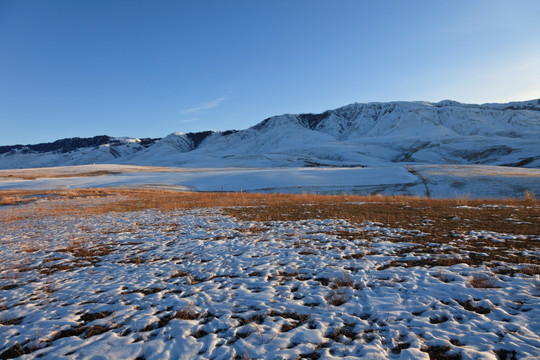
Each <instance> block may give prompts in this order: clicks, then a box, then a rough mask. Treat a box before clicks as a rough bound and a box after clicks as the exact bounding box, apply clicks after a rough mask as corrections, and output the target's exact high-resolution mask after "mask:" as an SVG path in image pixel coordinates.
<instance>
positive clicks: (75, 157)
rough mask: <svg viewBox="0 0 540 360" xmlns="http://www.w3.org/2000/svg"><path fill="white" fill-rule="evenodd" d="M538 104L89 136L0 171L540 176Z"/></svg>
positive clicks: (31, 151) (23, 150)
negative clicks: (462, 168)
mask: <svg viewBox="0 0 540 360" xmlns="http://www.w3.org/2000/svg"><path fill="white" fill-rule="evenodd" d="M538 138H540V100H531V101H524V102H513V103H507V104H482V105H475V104H462V103H459V102H456V101H452V100H443V101H440V102H438V103H430V102H421V101H417V102H389V103H376V102H373V103H367V104H361V103H354V104H350V105H347V106H343V107H340V108H337V109H334V110H328V111H324V112H322V113H319V114H310V113H305V114H284V115H279V116H273V117H270V118H268V119H265V120H263V121H262V122H260V123H258V124H256V125H254V126H252V127H250V128H248V129H246V130H240V131H236V130H230V131H224V132H219V131H202V132H196V133H180V132H175V133H172V134H169V135H167V136H166V137H164V138H162V139H132V138H111V137H108V136H96V137H94V138H87V139H80V138H73V139H62V140H58V141H56V142H54V143H49V144H37V145H26V146H23V145H14V146H2V147H0V168H18V167H39V166H53V165H74V164H88V163H110V162H115V163H129V164H140V165H172V166H189V167H216V166H359V165H362V166H365V165H367V166H371V165H384V164H391V163H396V162H405V163H427V164H494V165H511V166H528V167H540V148H539V147H538Z"/></svg>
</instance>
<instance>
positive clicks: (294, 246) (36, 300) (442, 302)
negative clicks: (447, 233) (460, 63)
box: [0, 199, 540, 359]
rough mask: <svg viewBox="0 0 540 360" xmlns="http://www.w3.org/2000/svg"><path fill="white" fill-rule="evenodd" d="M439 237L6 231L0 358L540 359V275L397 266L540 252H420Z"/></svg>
mask: <svg viewBox="0 0 540 360" xmlns="http://www.w3.org/2000/svg"><path fill="white" fill-rule="evenodd" d="M95 201H96V202H95V204H94V205H95V206H99V205H100V201H105V200H103V199H97V200H95ZM21 206H27V205H21ZM4 208H8V207H4ZM3 215H4V214H3V209H0V219H1V216H3ZM425 221H427V222H429V220H425ZM509 221H514V220H513V219H510V220H509ZM428 225H429V224H428ZM426 229H427V230H426ZM428 230H429V226H424V227H421V226H420V225H419V226H418V229H413V230H404V229H400V228H387V227H384V226H382V224H378V223H372V222H369V221H365V222H363V223H349V222H348V221H345V220H303V221H289V222H284V221H271V222H251V221H241V220H237V219H235V218H232V217H229V216H226V215H225V214H224V213H223V212H222V211H220V210H219V209H197V210H186V211H178V212H174V213H161V212H157V211H153V210H148V211H143V212H131V213H108V214H105V215H99V216H93V217H88V218H76V217H71V216H59V217H52V218H39V217H33V218H28V219H23V220H19V221H15V222H11V221H10V222H6V223H5V224H3V225H2V229H1V231H0V235H1V240H0V264H1V271H0V274H1V279H0V324H1V325H0V358H11V357H16V356H19V355H21V358H44V359H57V358H60V357H65V358H73V359H193V358H209V359H230V358H234V357H238V358H269V359H298V358H309V359H316V358H319V357H320V358H329V359H331V358H345V357H350V358H358V357H362V358H368V359H410V358H415V359H418V358H419V359H422V358H425V359H428V358H429V357H430V356H433V357H435V356H437V355H439V356H441V355H444V356H446V358H462V359H497V358H502V359H506V358H514V357H515V358H527V357H528V358H538V357H540V336H539V334H540V322H539V320H538V319H540V285H539V283H540V277H539V275H538V274H537V273H534V272H533V273H532V274H530V273H528V272H527V269H524V268H523V267H522V266H519V265H514V264H508V263H504V262H503V261H501V262H500V267H498V268H495V269H493V268H488V267H486V266H483V265H482V266H469V265H465V264H463V263H462V264H454V265H448V266H433V267H426V266H422V265H418V266H409V267H405V266H392V264H395V263H396V261H397V260H399V261H405V260H410V261H419V262H420V263H421V262H422V261H424V260H429V259H434V258H436V259H439V260H440V259H446V258H456V257H458V258H466V257H467V256H469V255H470V254H469V253H468V251H467V250H464V249H463V248H462V246H461V245H462V244H466V243H467V242H471V241H476V240H477V239H479V238H489V239H491V240H492V241H493V242H497V241H500V242H511V241H515V242H519V241H523V240H524V239H528V240H534V241H535V242H534V243H537V244H538V245H539V246H537V247H535V248H530V249H527V250H526V251H527V252H528V255H529V256H531V254H533V255H534V254H536V256H539V255H540V236H539V235H538V234H533V235H530V234H500V233H494V232H470V233H456V234H455V235H454V238H453V239H452V240H450V241H449V242H448V243H446V244H440V243H429V242H427V245H426V246H427V248H428V249H429V251H426V247H424V248H423V250H422V251H415V250H417V247H418V244H417V243H415V242H413V241H411V239H413V238H426V239H427V238H429V234H428V233H427V231H428ZM344 234H348V235H347V236H345V235H344ZM350 234H356V235H355V236H351V235H350ZM536 241H538V242H536ZM476 255H480V256H481V254H476ZM449 264H452V262H449ZM497 269H499V271H496V270H497ZM473 285H474V286H473ZM475 286H476V287H475ZM483 286H484V287H483Z"/></svg>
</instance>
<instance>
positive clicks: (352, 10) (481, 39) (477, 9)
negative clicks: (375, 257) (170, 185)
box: [0, 0, 540, 145]
mask: <svg viewBox="0 0 540 360" xmlns="http://www.w3.org/2000/svg"><path fill="white" fill-rule="evenodd" d="M534 98H540V1H537V0H505V1H498V0H484V1H482V0H475V1H470V0H466V1H464V0H448V1H434V0H426V1H414V0H411V1H401V0H395V1H390V0H373V1H361V0H351V1H346V0H339V1H332V0H327V1H319V0H285V1H276V0H264V1H263V0H260V1H253V0H245V1H239V0H230V1H223V0H215V1H210V0H198V1H196V0H192V1H180V0H177V1H160V0H152V1H150V0H148V1H139V0H126V1H118V0H77V1H74V0H46V1H45V0H35V1H32V0H0V124H1V127H0V145H8V144H16V143H23V144H28V143H36V142H46V141H53V140H56V139H59V138H64V137H73V136H80V137H88V136H94V135H100V134H107V135H112V136H133V137H163V136H165V135H167V134H169V133H171V132H176V131H180V132H190V131H201V130H208V129H214V130H227V129H244V128H247V127H249V126H252V125H254V124H256V123H258V122H259V121H261V120H263V119H264V118H266V117H269V116H272V115H279V114H283V113H304V112H321V111H324V110H327V109H332V108H336V107H340V106H343V105H347V104H349V103H353V102H371V101H381V102H382V101H393V100H427V101H440V100H443V99H452V100H457V101H460V102H467V103H485V102H507V101H517V100H530V99H534Z"/></svg>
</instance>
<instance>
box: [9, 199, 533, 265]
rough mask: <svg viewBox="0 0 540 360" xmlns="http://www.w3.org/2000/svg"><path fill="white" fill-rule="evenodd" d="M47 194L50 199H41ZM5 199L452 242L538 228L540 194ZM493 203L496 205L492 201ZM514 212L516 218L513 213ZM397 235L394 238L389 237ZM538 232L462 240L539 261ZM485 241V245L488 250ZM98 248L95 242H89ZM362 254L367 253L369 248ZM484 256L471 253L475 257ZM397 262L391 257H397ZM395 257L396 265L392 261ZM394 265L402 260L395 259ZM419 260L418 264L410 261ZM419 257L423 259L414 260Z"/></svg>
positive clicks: (49, 207) (48, 211)
mask: <svg viewBox="0 0 540 360" xmlns="http://www.w3.org/2000/svg"><path fill="white" fill-rule="evenodd" d="M43 199H48V200H50V201H37V200H43ZM0 204H3V205H14V204H26V205H24V206H9V207H5V208H2V207H0V210H2V211H0V221H2V222H4V223H9V222H15V221H19V220H22V219H26V218H35V217H38V216H39V217H47V216H52V217H54V216H62V215H71V216H77V217H90V216H95V215H100V214H106V213H109V212H130V211H141V210H146V209H156V210H158V211H163V212H169V211H174V210H184V209H194V208H216V207H220V208H222V211H223V212H224V213H226V214H228V215H230V216H233V217H235V218H237V219H241V220H249V221H259V222H262V225H261V226H262V227H261V228H253V229H249V230H245V231H255V232H257V231H265V230H266V228H267V226H268V224H265V222H268V221H274V220H284V221H299V220H308V219H345V220H349V221H350V222H351V223H353V224H355V223H356V224H359V223H362V222H363V221H365V220H369V221H374V222H380V223H382V224H383V225H384V226H388V227H394V228H397V227H399V228H404V229H410V230H413V229H414V230H421V231H423V232H425V233H429V236H424V237H415V236H412V235H411V236H409V237H408V238H406V239H396V240H395V241H403V240H406V241H412V242H416V243H421V244H422V243H425V242H430V243H441V244H443V243H448V242H449V241H450V240H451V239H452V238H453V237H454V235H456V234H468V233H470V232H471V231H480V230H488V231H493V232H497V233H512V234H522V235H538V234H540V201H538V200H536V199H535V198H534V197H533V196H531V194H527V196H525V197H524V198H519V199H512V198H510V199H492V200H471V199H443V200H437V199H426V198H419V197H408V196H393V197H383V196H354V195H314V194H306V195H296V194H252V193H189V192H176V191H169V190H156V189H125V188H123V189H110V188H108V189H77V190H57V191H0ZM490 205H494V206H490ZM509 219H516V221H513V220H509ZM331 235H334V236H336V237H339V238H343V239H349V240H353V239H366V238H369V237H370V236H369V235H370V234H366V233H364V232H363V231H362V230H361V229H359V230H358V231H355V230H354V228H352V229H351V230H349V231H341V232H338V233H333V234H331ZM389 240H390V241H393V240H392V239H389ZM533 242H534V240H524V241H515V242H506V243H498V242H495V241H492V240H491V239H489V237H487V238H481V239H480V238H479V239H478V240H477V241H473V242H471V241H469V242H467V244H464V245H463V246H464V248H465V247H466V249H467V250H470V251H477V252H487V253H489V255H490V257H492V258H493V259H495V258H497V257H499V258H501V260H505V261H510V262H513V263H528V264H533V265H537V264H538V261H537V260H535V259H533V258H532V257H530V256H523V255H516V254H520V253H521V254H522V253H523V251H525V250H528V249H530V248H531V246H533V247H534V246H536V244H533ZM486 248H488V250H486ZM92 250H93V249H92ZM364 255H365V254H364ZM485 260H486V259H485V258H481V257H478V258H476V257H475V256H473V255H471V256H470V258H469V259H468V260H467V261H469V262H470V263H471V264H476V263H482V262H484V261H485ZM460 261H461V260H458V259H455V258H448V257H446V258H445V257H441V258H433V259H431V260H430V263H429V264H424V265H431V266H438V265H451V264H452V263H455V262H460ZM393 265H394V264H393ZM393 265H391V266H393ZM395 265H396V266H398V265H399V262H396V264H395ZM407 265H411V266H414V265H415V264H407ZM416 265H421V264H416Z"/></svg>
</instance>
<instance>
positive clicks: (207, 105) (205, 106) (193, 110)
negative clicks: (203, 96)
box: [182, 96, 227, 114]
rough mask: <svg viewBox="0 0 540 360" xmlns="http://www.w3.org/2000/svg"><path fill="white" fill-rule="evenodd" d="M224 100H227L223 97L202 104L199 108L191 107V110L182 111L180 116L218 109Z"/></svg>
mask: <svg viewBox="0 0 540 360" xmlns="http://www.w3.org/2000/svg"><path fill="white" fill-rule="evenodd" d="M225 100H227V97H225V96H223V97H220V98H217V99H214V100H212V101H207V102H205V103H202V104H201V105H199V106H196V107H192V108H189V109H186V110H184V111H182V114H193V113H197V112H201V111H203V110H209V109H213V108H215V107H218V106H219V105H220V104H221V103H222V102H224V101H225Z"/></svg>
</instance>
